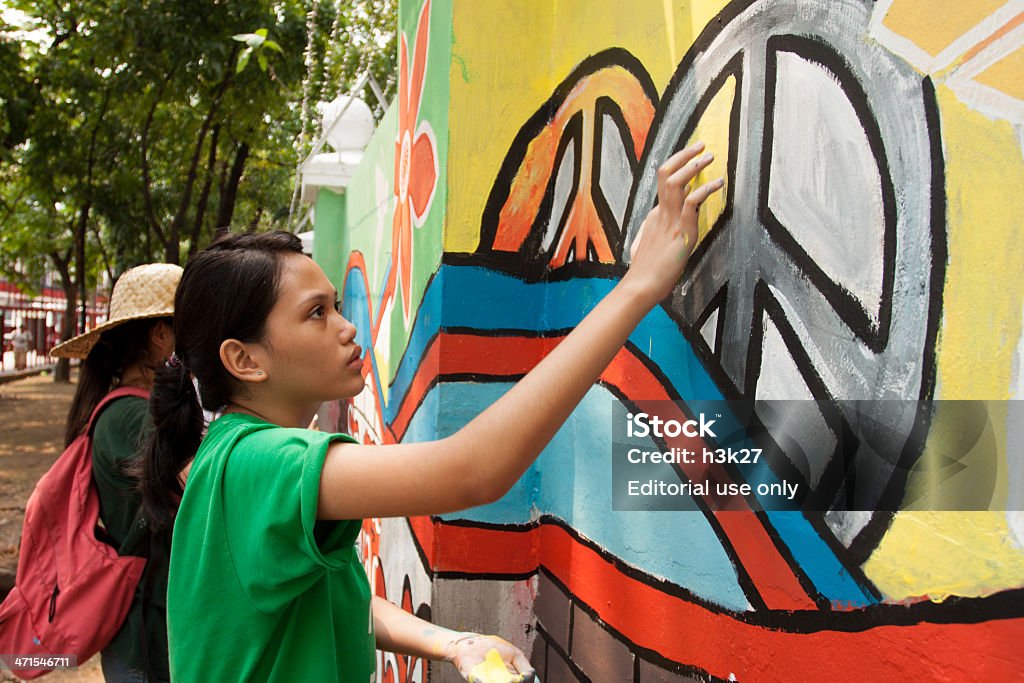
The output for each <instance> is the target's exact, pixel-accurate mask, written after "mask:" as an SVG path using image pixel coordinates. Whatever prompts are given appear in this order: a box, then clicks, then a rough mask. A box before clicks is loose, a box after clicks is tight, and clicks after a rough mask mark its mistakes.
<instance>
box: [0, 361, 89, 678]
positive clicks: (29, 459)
mask: <svg viewBox="0 0 1024 683" xmlns="http://www.w3.org/2000/svg"><path fill="white" fill-rule="evenodd" d="M74 391H75V387H74V385H73V384H56V383H54V381H53V378H52V377H50V376H48V375H39V376H36V377H29V378H26V379H20V380H17V381H14V382H9V383H7V384H0V592H2V593H6V591H7V589H8V587H9V586H10V584H11V583H13V579H14V574H15V570H16V569H17V566H18V541H19V539H20V537H21V522H22V518H23V517H24V515H25V502H26V501H27V500H28V497H29V494H31V493H32V489H33V487H34V486H35V483H36V481H37V480H38V479H39V477H41V476H42V474H43V473H44V472H45V471H46V470H47V468H49V467H50V465H52V464H53V461H54V460H56V459H57V456H58V455H60V453H61V451H62V450H63V448H62V445H63V435H64V419H65V418H66V417H67V412H68V407H69V406H70V405H71V397H72V395H73V394H74ZM13 680H17V679H15V678H13V677H12V676H11V673H10V672H9V671H2V670H0V681H13ZM41 680H44V681H49V682H51V683H71V682H75V683H86V682H89V683H93V682H98V681H102V680H103V675H102V674H101V673H100V666H99V657H98V656H96V657H93V658H92V659H90V660H89V661H88V662H85V663H84V664H82V665H81V666H79V667H78V668H77V669H69V670H67V671H54V672H53V673H51V674H48V675H47V676H46V677H45V678H43V679H41Z"/></svg>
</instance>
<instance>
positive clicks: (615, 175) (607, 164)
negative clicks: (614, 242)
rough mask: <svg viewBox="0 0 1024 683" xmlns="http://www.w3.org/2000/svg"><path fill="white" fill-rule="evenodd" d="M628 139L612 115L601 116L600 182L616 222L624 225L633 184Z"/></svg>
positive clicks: (618, 224) (602, 192)
mask: <svg viewBox="0 0 1024 683" xmlns="http://www.w3.org/2000/svg"><path fill="white" fill-rule="evenodd" d="M625 145H626V141H625V140H623V139H622V134H621V133H620V132H619V127H618V126H616V125H615V121H614V120H613V119H612V117H611V116H608V115H607V114H605V115H604V116H602V117H601V169H600V178H599V181H600V182H599V184H600V187H601V194H603V195H604V198H605V200H606V201H607V202H608V206H609V207H610V208H611V210H612V214H613V215H614V216H615V224H616V225H617V226H621V225H622V221H623V219H624V218H625V216H626V203H627V202H628V201H629V188H630V187H631V186H632V185H633V170H632V169H631V168H630V166H629V157H628V156H627V155H626V147H625Z"/></svg>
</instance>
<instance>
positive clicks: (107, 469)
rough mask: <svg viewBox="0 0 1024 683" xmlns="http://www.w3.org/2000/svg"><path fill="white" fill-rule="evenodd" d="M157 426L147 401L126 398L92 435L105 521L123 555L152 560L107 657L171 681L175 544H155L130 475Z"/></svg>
mask: <svg viewBox="0 0 1024 683" xmlns="http://www.w3.org/2000/svg"><path fill="white" fill-rule="evenodd" d="M152 424H153V423H152V422H151V420H150V417H149V402H148V401H147V400H146V399H144V398H137V397H134V396H126V397H124V398H119V399H117V400H115V401H114V402H113V403H111V404H110V405H108V406H107V407H106V408H104V409H103V412H101V413H100V416H99V418H97V420H96V424H95V426H94V427H93V432H92V476H93V480H94V481H95V482H96V490H97V491H98V492H99V497H100V520H101V521H102V522H103V526H104V528H105V529H106V531H107V533H108V534H109V536H110V540H111V541H112V542H113V545H114V546H115V547H117V552H118V554H119V555H139V556H142V557H149V561H148V562H147V563H146V570H145V573H143V575H142V580H141V581H139V585H138V586H137V587H136V589H135V598H134V599H133V601H132V605H131V608H129V610H128V615H127V616H126V617H125V620H124V623H123V624H122V625H121V629H120V630H119V631H118V632H117V635H115V636H114V639H113V640H112V641H110V644H108V645H107V647H105V648H104V651H105V652H111V653H113V654H114V655H116V656H117V657H118V658H119V659H120V660H122V661H123V662H126V663H127V664H129V665H130V666H132V667H133V668H135V669H138V670H139V671H147V670H148V671H150V672H152V674H153V675H154V676H156V677H157V678H159V679H161V680H167V677H168V672H167V625H166V616H165V610H166V596H167V561H168V558H169V556H170V542H169V538H168V537H167V536H166V535H163V534H161V535H159V536H154V537H152V540H150V538H149V537H150V534H149V527H148V526H147V525H146V523H145V520H144V519H143V518H142V515H141V514H140V512H139V505H140V503H141V496H140V494H139V492H138V489H137V488H136V487H137V482H136V481H135V480H134V479H133V478H131V477H129V476H128V475H127V473H126V472H125V465H126V464H127V462H128V461H129V460H132V459H133V458H135V457H136V455H137V454H138V447H139V444H140V443H141V442H142V439H143V438H144V436H145V435H146V433H147V431H148V430H149V429H151V428H152ZM143 634H144V635H143ZM143 637H145V642H143Z"/></svg>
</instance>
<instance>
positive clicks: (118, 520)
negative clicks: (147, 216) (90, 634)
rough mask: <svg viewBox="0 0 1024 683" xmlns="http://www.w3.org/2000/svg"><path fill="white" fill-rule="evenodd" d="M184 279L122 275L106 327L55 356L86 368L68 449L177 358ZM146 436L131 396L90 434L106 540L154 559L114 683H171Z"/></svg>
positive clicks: (106, 661) (111, 654)
mask: <svg viewBox="0 0 1024 683" xmlns="http://www.w3.org/2000/svg"><path fill="white" fill-rule="evenodd" d="M181 273H182V270H181V268H180V267H179V266H176V265H171V264H167V263H154V264H148V265H144V266H138V267H137V268H132V269H130V270H128V271H125V273H124V274H123V275H121V277H120V278H119V279H118V281H117V283H116V284H115V285H114V291H113V293H112V294H111V297H110V317H109V319H108V320H107V321H106V322H105V323H104V324H102V325H99V326H98V327H96V328H95V329H93V330H91V331H89V332H87V333H85V334H82V335H79V336H77V337H75V338H73V339H69V340H68V341H66V342H64V343H63V344H59V345H57V346H55V347H54V348H53V350H52V351H51V352H50V355H52V356H56V357H64V358H80V359H83V361H82V365H81V369H80V372H79V377H78V388H77V389H76V391H75V397H74V399H73V400H72V402H71V410H70V411H69V413H68V421H67V431H66V433H65V437H64V441H65V444H69V443H71V441H73V440H74V439H75V437H76V436H78V435H79V434H80V433H81V431H82V430H83V429H84V428H85V425H86V424H87V423H88V421H89V416H90V415H91V414H92V411H93V409H94V408H95V407H96V405H97V404H98V403H99V401H100V399H102V398H103V397H104V396H105V395H106V394H107V393H108V392H110V391H111V390H113V389H115V388H117V387H124V386H133V387H138V388H141V389H144V390H145V391H150V390H151V389H152V388H153V379H154V376H155V372H156V368H157V367H158V366H160V365H162V364H163V363H164V361H165V359H166V358H167V357H168V356H169V355H170V354H171V352H172V351H173V350H174V329H173V327H172V320H173V318H172V316H173V315H174V292H175V289H176V288H177V286H178V280H179V279H181ZM149 429H151V422H150V418H149V402H148V401H147V400H145V399H142V398H136V397H132V396H127V397H123V398H119V399H116V400H115V401H114V402H112V403H111V404H110V405H109V407H107V408H105V409H104V410H103V412H102V413H101V414H100V416H99V418H98V419H97V421H96V423H95V427H94V429H93V442H92V444H93V450H92V457H93V479H94V480H95V482H96V488H97V490H98V491H99V496H100V519H101V520H102V522H103V525H104V527H105V530H106V532H107V533H108V534H109V535H110V539H108V540H109V541H111V544H112V545H113V546H115V547H116V548H117V550H118V553H119V554H121V555H139V556H146V557H148V558H149V561H148V562H147V565H146V575H144V577H143V580H142V581H140V582H139V587H138V589H137V590H136V594H135V600H134V602H133V603H132V606H131V609H130V611H129V612H128V616H127V617H126V618H125V621H124V624H123V625H122V627H121V630H120V631H118V633H117V635H116V636H115V637H114V640H113V641H111V643H110V644H109V645H108V646H107V647H106V648H104V650H103V652H102V655H101V658H102V666H103V676H104V678H105V679H106V680H107V681H108V682H111V681H152V680H168V679H169V674H168V667H167V626H166V609H167V606H166V602H167V599H166V595H167V559H168V557H169V555H170V537H169V536H168V535H163V536H156V535H154V536H152V537H151V535H150V533H149V529H148V526H147V525H146V524H145V522H144V521H142V518H141V516H140V515H139V514H138V511H139V503H140V497H139V494H138V493H137V479H136V478H135V477H134V476H133V474H132V471H133V470H134V467H133V465H134V460H135V456H136V452H137V449H138V446H139V444H140V441H141V439H142V437H143V436H144V434H145V433H146V432H147V431H148V430H149ZM147 575H148V576H147Z"/></svg>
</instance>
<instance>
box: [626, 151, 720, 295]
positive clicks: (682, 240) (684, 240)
mask: <svg viewBox="0 0 1024 683" xmlns="http://www.w3.org/2000/svg"><path fill="white" fill-rule="evenodd" d="M703 151H704V143H702V142H697V143H694V144H692V145H690V146H689V147H687V148H685V149H683V150H680V151H679V152H676V153H675V154H673V155H672V156H671V157H669V158H668V159H667V160H666V161H665V163H664V164H662V165H661V168H659V169H658V203H657V205H655V207H654V208H653V209H651V211H650V213H648V214H647V217H646V218H645V219H644V222H643V224H642V225H641V226H640V230H639V231H638V232H637V234H636V237H635V238H634V240H633V244H632V245H631V246H630V250H629V255H630V267H629V271H628V272H627V273H626V276H625V277H624V278H623V279H624V280H626V279H632V280H633V281H634V282H636V283H638V284H639V285H640V287H641V289H642V290H643V291H646V292H651V293H653V295H654V296H655V297H656V298H655V299H654V301H653V302H652V303H656V302H658V301H661V300H662V299H663V298H665V297H666V296H668V294H669V292H671V291H672V288H673V287H674V286H675V284H676V283H677V282H678V281H679V277H680V276H681V275H682V273H683V268H685V267H686V262H687V261H688V260H689V258H690V253H691V252H692V251H693V248H694V246H696V243H697V216H698V213H699V212H700V207H701V205H702V204H703V203H704V202H705V201H706V200H707V198H708V197H710V196H711V195H712V194H713V193H714V192H717V191H718V190H720V189H722V187H723V186H724V185H725V180H724V179H723V178H716V179H715V180H712V181H710V182H707V183H705V184H703V185H701V186H699V187H697V188H693V187H692V185H693V181H694V179H695V178H696V177H697V176H698V174H699V173H700V172H701V171H702V170H704V169H705V168H706V167H707V166H708V165H709V164H710V163H711V162H712V161H714V158H715V156H714V154H712V153H711V152H707V153H704V154H702V152H703Z"/></svg>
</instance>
